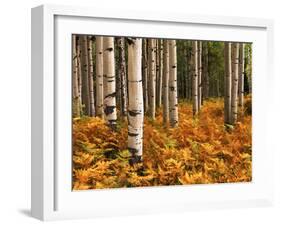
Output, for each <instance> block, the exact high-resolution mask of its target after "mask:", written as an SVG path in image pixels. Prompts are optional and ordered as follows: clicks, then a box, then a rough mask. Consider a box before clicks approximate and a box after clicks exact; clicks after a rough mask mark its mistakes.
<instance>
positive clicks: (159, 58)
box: [156, 39, 163, 107]
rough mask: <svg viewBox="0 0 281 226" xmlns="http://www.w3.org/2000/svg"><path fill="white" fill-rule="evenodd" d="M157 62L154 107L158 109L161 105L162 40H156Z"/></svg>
mask: <svg viewBox="0 0 281 226" xmlns="http://www.w3.org/2000/svg"><path fill="white" fill-rule="evenodd" d="M157 43H158V44H157V62H158V67H157V69H158V76H157V82H156V86H157V95H156V97H157V99H156V106H157V107H160V106H161V105H162V80H163V40H162V39H158V40H157Z"/></svg>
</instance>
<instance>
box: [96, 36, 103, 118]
mask: <svg viewBox="0 0 281 226" xmlns="http://www.w3.org/2000/svg"><path fill="white" fill-rule="evenodd" d="M96 93H97V95H96V109H97V112H96V114H97V116H99V117H101V118H103V117H104V112H103V38H102V37H101V36H96Z"/></svg>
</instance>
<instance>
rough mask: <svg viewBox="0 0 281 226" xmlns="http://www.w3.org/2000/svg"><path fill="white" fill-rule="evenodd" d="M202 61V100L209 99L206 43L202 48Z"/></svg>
mask: <svg viewBox="0 0 281 226" xmlns="http://www.w3.org/2000/svg"><path fill="white" fill-rule="evenodd" d="M203 51H204V53H203V54H204V61H203V64H204V66H203V74H204V92H203V93H204V98H206V99H208V98H209V70H208V61H209V59H208V43H206V45H205V47H204V50H203Z"/></svg>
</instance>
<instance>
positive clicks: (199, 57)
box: [197, 41, 202, 110]
mask: <svg viewBox="0 0 281 226" xmlns="http://www.w3.org/2000/svg"><path fill="white" fill-rule="evenodd" d="M197 44H198V47H197V48H198V110H200V108H201V105H202V42H201V41H198V42H197Z"/></svg>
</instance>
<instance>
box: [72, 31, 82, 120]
mask: <svg viewBox="0 0 281 226" xmlns="http://www.w3.org/2000/svg"><path fill="white" fill-rule="evenodd" d="M78 70H79V69H78V53H77V51H76V35H72V98H73V101H72V114H73V117H80V103H79V85H78Z"/></svg>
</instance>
